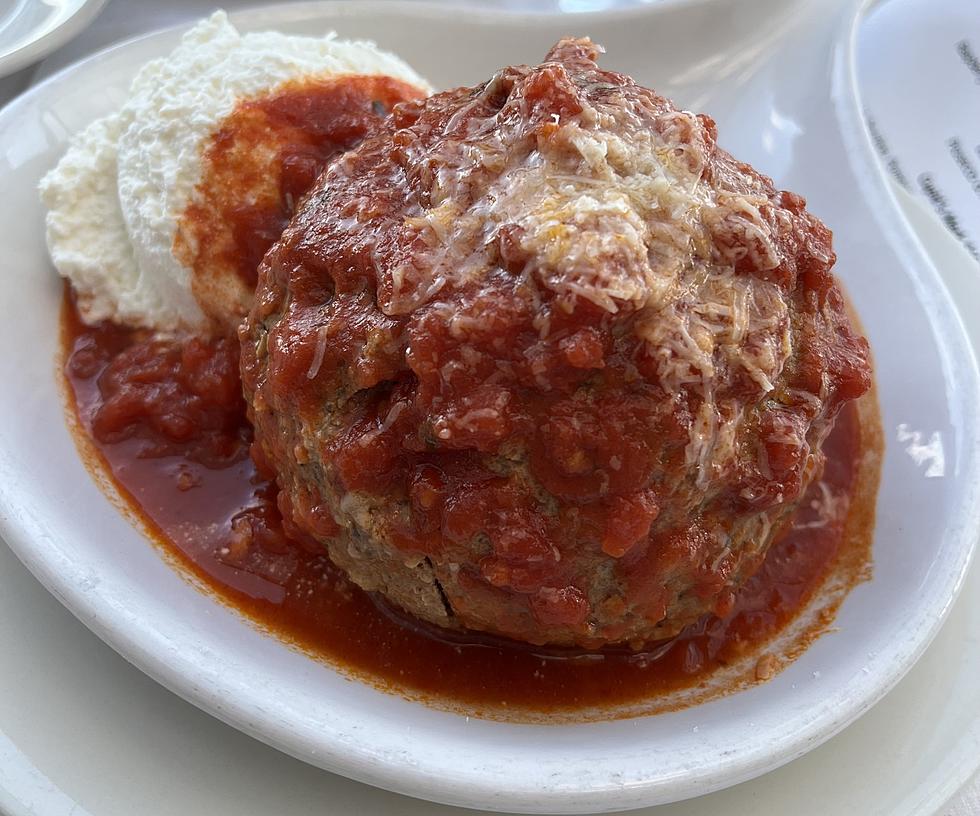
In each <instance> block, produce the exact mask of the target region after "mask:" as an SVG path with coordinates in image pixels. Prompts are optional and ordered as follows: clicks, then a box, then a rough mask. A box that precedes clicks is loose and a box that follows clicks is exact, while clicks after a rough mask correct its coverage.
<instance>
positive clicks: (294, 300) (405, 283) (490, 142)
mask: <svg viewBox="0 0 980 816" xmlns="http://www.w3.org/2000/svg"><path fill="white" fill-rule="evenodd" d="M597 53H598V49H597V48H596V47H595V46H594V45H593V44H592V43H591V42H589V41H588V40H563V41H561V42H559V43H558V44H557V45H556V46H555V47H554V48H553V49H552V51H551V52H550V53H549V54H548V55H547V57H546V59H545V62H543V63H542V64H541V65H538V66H536V67H527V66H517V67H511V68H505V69H504V70H502V71H500V72H499V73H498V74H497V75H495V76H494V77H493V78H492V79H490V80H489V81H488V82H486V83H484V84H483V85H480V86H478V87H475V88H460V89H456V90H452V91H447V92H445V93H441V94H437V95H435V96H432V97H429V98H428V99H424V100H420V101H415V102H407V103H403V104H400V105H397V106H396V107H395V108H394V110H393V112H392V114H391V116H389V117H388V119H387V120H386V122H385V124H384V126H383V127H382V128H381V130H380V131H379V132H378V133H377V134H376V135H374V136H372V137H370V138H368V139H366V140H365V141H364V142H362V143H361V144H360V145H359V146H358V147H357V148H356V149H354V150H352V151H350V152H348V153H346V154H344V155H343V156H342V157H340V158H339V159H337V160H336V161H335V162H334V163H333V164H332V165H331V166H330V167H329V168H328V169H327V171H326V172H325V173H324V174H323V175H322V176H321V177H320V179H319V180H318V182H317V184H316V185H315V187H314V188H313V191H312V192H311V194H310V196H309V197H308V198H307V199H306V201H305V203H304V205H303V207H302V208H301V210H300V211H299V212H298V213H297V214H296V216H295V218H294V219H293V220H292V222H291V223H290V225H289V227H288V228H287V229H286V231H285V233H284V234H283V236H282V239H281V240H280V241H279V242H278V243H277V244H276V245H275V246H274V247H273V249H272V250H271V251H270V252H269V254H268V255H267V256H266V257H265V260H264V261H263V263H262V266H261V268H260V271H259V284H258V291H257V295H256V299H255V303H254V306H253V308H252V310H251V313H250V314H249V316H248V318H247V320H246V322H245V323H244V324H243V327H242V330H241V339H242V372H243V380H244V385H245V392H246V398H247V400H248V403H249V406H250V407H249V410H250V415H251V418H252V420H253V422H254V426H255V433H256V440H257V442H258V450H259V452H260V456H261V458H262V459H263V460H264V462H265V465H266V466H267V467H268V468H270V469H271V470H272V471H274V472H275V474H276V476H277V479H278V482H279V486H280V490H281V493H280V502H279V503H280V507H282V508H283V510H284V512H285V513H286V515H287V516H288V518H289V519H290V520H291V523H292V524H294V525H295V526H296V527H297V528H298V529H300V530H302V531H304V532H305V533H306V534H307V535H309V536H311V537H313V538H314V539H316V540H319V541H321V542H322V543H323V544H324V545H325V546H326V547H327V548H328V550H329V552H330V555H331V558H333V560H335V561H336V562H337V563H338V564H339V565H341V566H342V567H343V568H344V569H345V570H347V571H348V572H349V574H350V575H351V577H352V578H353V580H354V581H356V582H357V583H358V584H360V585H361V586H363V587H365V588H367V589H369V590H376V591H378V592H380V593H383V594H384V595H385V596H387V598H388V599H389V600H390V601H392V602H393V603H395V604H397V605H398V606H401V607H402V608H404V609H405V610H407V611H408V612H410V613H413V614H415V615H417V616H419V617H421V618H424V619H426V620H428V621H431V622H434V623H437V624H441V625H443V626H447V627H469V628H473V629H479V630H485V631H489V632H494V633H497V634H501V635H505V636H509V637H512V638H516V639H520V640H524V641H529V642H532V643H539V644H543V643H549V644H568V645H573V644H574V645H579V646H585V647H587V648H593V647H597V646H600V645H602V644H606V643H619V642H626V643H631V644H639V643H641V642H646V641H650V640H655V639H658V638H664V637H669V636H671V635H673V634H675V633H677V632H678V631H679V630H680V629H681V628H683V627H684V626H685V625H687V624H689V623H691V622H693V621H694V620H696V619H697V618H699V617H700V616H702V615H704V614H705V613H708V612H718V613H721V614H724V612H725V611H727V610H728V609H729V608H730V607H731V604H732V603H733V599H734V594H735V591H736V590H737V588H738V587H739V585H740V584H741V583H743V582H744V581H745V580H746V579H747V578H748V576H750V575H751V574H752V573H753V572H754V570H755V569H756V568H757V567H758V565H759V564H760V563H761V561H762V559H763V557H764V555H765V552H766V549H767V548H768V546H769V545H770V543H771V542H772V540H773V538H774V537H775V536H776V535H777V534H778V532H779V530H780V529H781V528H782V527H783V526H784V525H785V523H786V522H787V521H788V519H789V518H790V516H791V514H792V512H793V510H794V508H795V506H796V504H797V502H798V500H799V498H800V496H801V495H802V492H803V490H804V488H805V487H806V486H807V485H808V484H809V483H810V481H811V480H812V479H813V478H814V477H815V475H816V474H818V473H819V472H820V470H821V468H822V464H823V456H822V454H821V450H820V448H821V444H822V442H823V440H824V438H825V437H826V435H827V433H828V432H829V430H830V428H831V426H832V423H833V420H834V417H835V416H836V414H837V412H838V410H839V409H840V407H841V405H842V404H843V403H844V402H846V401H847V400H851V399H854V398H856V397H858V396H860V395H861V394H862V393H864V392H865V391H866V390H867V389H868V387H869V384H870V370H869V363H868V357H869V354H868V347H867V344H866V342H865V341H864V339H863V338H861V337H859V336H858V335H857V334H856V333H855V331H854V329H853V328H852V326H851V325H850V322H849V320H848V317H847V313H846V311H845V305H844V302H843V299H842V295H841V292H840V290H839V289H838V287H837V284H836V283H835V281H834V278H833V276H832V274H831V271H830V270H831V267H832V265H833V263H834V254H833V251H832V249H831V235H830V232H829V230H828V229H827V228H826V227H825V226H824V225H823V224H821V223H820V222H819V221H818V220H817V219H816V218H814V217H813V216H811V215H810V214H809V213H808V212H807V211H806V209H805V202H804V200H803V199H802V198H801V197H800V196H798V195H795V194H793V193H788V192H782V191H779V190H776V189H775V188H774V186H773V184H772V182H771V181H770V180H769V179H768V178H766V177H764V176H762V175H760V174H759V173H757V172H756V171H755V170H753V169H752V168H751V167H749V166H747V165H745V164H743V163H741V162H739V161H737V160H736V159H734V158H733V157H732V156H730V155H729V154H728V153H726V152H725V151H724V150H722V149H720V148H719V147H718V146H717V144H716V130H715V125H714V122H712V120H711V119H710V118H708V117H707V116H703V115H694V114H691V113H688V112H686V111H681V110H678V109H677V108H675V107H674V105H673V104H671V102H670V101H668V100H667V99H664V98H663V97H661V96H658V95H657V94H656V93H654V92H653V91H650V90H648V89H645V88H642V87H640V86H638V85H636V84H635V83H634V82H633V81H632V80H630V79H629V78H628V77H625V76H622V75H620V74H616V73H613V72H610V71H604V70H602V69H600V68H598V67H597V65H596V62H595V60H596V56H597Z"/></svg>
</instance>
